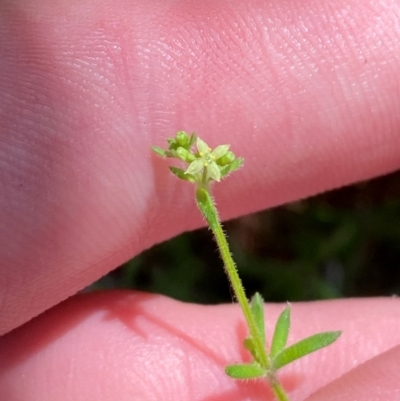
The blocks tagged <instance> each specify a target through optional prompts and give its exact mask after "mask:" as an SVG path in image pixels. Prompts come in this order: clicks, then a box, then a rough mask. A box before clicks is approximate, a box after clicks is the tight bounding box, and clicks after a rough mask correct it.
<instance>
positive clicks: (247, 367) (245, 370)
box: [225, 362, 266, 379]
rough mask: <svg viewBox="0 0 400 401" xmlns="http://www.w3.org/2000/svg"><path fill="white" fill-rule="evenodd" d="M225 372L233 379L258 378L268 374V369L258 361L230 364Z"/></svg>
mask: <svg viewBox="0 0 400 401" xmlns="http://www.w3.org/2000/svg"><path fill="white" fill-rule="evenodd" d="M225 372H226V374H227V375H228V376H230V377H232V378H233V379H256V378H258V377H262V376H264V375H265V374H266V370H265V369H263V368H262V367H261V366H260V365H259V364H258V363H257V362H252V363H243V364H237V365H229V366H227V367H226V368H225Z"/></svg>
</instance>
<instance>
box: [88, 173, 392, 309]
mask: <svg viewBox="0 0 400 401" xmlns="http://www.w3.org/2000/svg"><path fill="white" fill-rule="evenodd" d="M225 229H226V231H227V233H228V235H229V240H230V243H231V247H232V252H233V254H234V257H235V260H236V261H237V264H238V268H239V273H240V275H241V277H242V279H243V282H244V284H245V287H246V291H247V293H248V294H250V295H251V294H253V293H254V292H256V291H259V292H261V293H262V295H263V297H264V299H266V300H267V301H287V300H289V301H299V300H313V299H327V298H339V297H352V296H379V295H394V294H399V293H400V172H397V173H394V174H392V175H388V176H386V177H382V178H380V179H376V180H372V181H369V182H366V183H362V184H359V185H356V186H352V187H347V188H343V189H340V190H336V191H332V192H329V193H326V194H323V195H320V196H317V197H314V198H310V199H307V200H303V201H300V202H297V203H294V204H290V205H286V206H282V207H279V208H275V209H272V210H267V211H264V212H261V213H258V214H254V215H249V216H245V217H243V218H240V219H237V220H234V221H230V222H227V223H225ZM91 288H92V289H93V288H94V289H96V288H133V289H136V290H143V291H150V292H156V293H160V294H165V295H168V296H171V297H173V298H175V299H180V300H184V301H191V302H199V303H220V302H231V300H232V296H231V292H230V288H229V285H228V283H227V279H226V277H225V274H224V272H223V268H222V262H221V261H220V259H219V255H218V252H217V250H216V245H215V243H214V241H213V239H212V237H211V233H210V232H209V231H208V230H206V229H203V230H198V231H195V232H192V233H186V234H183V235H181V236H179V237H177V238H174V239H172V240H171V241H168V242H166V243H163V244H160V245H157V246H155V247H153V248H152V249H150V250H147V251H145V252H143V253H142V254H141V255H139V256H137V257H136V258H134V259H132V260H131V261H129V262H128V263H126V264H125V265H124V266H122V267H120V268H119V269H117V270H115V271H114V272H112V273H110V274H109V275H108V276H106V277H104V278H102V279H101V280H100V281H98V282H97V283H95V284H94V285H93V286H91Z"/></svg>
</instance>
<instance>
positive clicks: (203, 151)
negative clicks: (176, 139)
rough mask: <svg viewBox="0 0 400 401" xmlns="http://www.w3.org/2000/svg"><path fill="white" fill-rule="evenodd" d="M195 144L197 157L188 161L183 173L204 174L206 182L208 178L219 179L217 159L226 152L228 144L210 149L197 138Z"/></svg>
mask: <svg viewBox="0 0 400 401" xmlns="http://www.w3.org/2000/svg"><path fill="white" fill-rule="evenodd" d="M196 146H197V151H198V158H197V159H196V160H194V161H193V162H191V163H190V165H189V167H188V168H187V169H186V171H185V174H191V175H195V174H198V173H201V174H202V175H205V178H206V182H208V181H209V180H215V181H217V182H219V181H221V170H220V167H219V166H218V163H217V160H218V159H219V158H221V157H222V156H224V155H225V154H226V153H227V152H228V150H229V145H219V146H217V147H216V148H215V149H214V150H211V148H210V147H209V146H208V145H207V144H206V143H205V142H204V141H203V140H202V139H200V138H197V142H196Z"/></svg>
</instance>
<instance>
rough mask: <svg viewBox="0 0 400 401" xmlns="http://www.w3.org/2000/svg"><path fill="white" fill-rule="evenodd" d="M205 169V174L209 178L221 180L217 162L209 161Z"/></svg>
mask: <svg viewBox="0 0 400 401" xmlns="http://www.w3.org/2000/svg"><path fill="white" fill-rule="evenodd" d="M193 163H194V162H193ZM206 169H207V175H208V177H209V178H211V179H213V180H215V181H217V182H220V181H221V171H220V169H219V167H218V166H217V163H215V162H213V163H210V164H209V165H208V166H207V167H206Z"/></svg>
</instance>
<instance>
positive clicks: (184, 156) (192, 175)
mask: <svg viewBox="0 0 400 401" xmlns="http://www.w3.org/2000/svg"><path fill="white" fill-rule="evenodd" d="M167 141H168V145H169V146H168V149H167V150H164V149H161V148H159V147H156V146H153V148H152V149H153V150H154V152H156V153H157V154H158V155H159V156H162V157H173V158H176V159H179V160H182V161H183V162H185V163H188V167H187V168H186V169H185V170H183V169H180V168H177V167H172V166H171V167H170V170H171V171H172V172H173V173H174V174H175V175H176V176H177V177H179V178H180V179H182V180H185V181H190V182H195V183H197V184H200V185H208V184H209V183H210V182H212V181H217V182H219V181H221V179H223V178H225V177H226V176H227V175H228V174H229V173H231V172H232V171H235V170H237V169H238V168H240V167H241V166H242V165H243V159H242V158H240V157H239V158H236V156H235V154H234V153H233V152H231V151H230V150H229V146H230V145H219V146H217V147H216V148H215V149H214V150H212V149H211V148H210V147H209V146H208V145H207V144H206V143H205V142H204V141H203V140H202V139H200V138H198V137H197V135H196V134H195V133H193V134H191V135H190V136H189V135H188V134H187V133H186V132H185V131H179V132H177V134H176V135H175V138H170V139H168V140H167ZM195 143H196V146H194V144H195ZM193 148H195V149H193Z"/></svg>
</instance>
